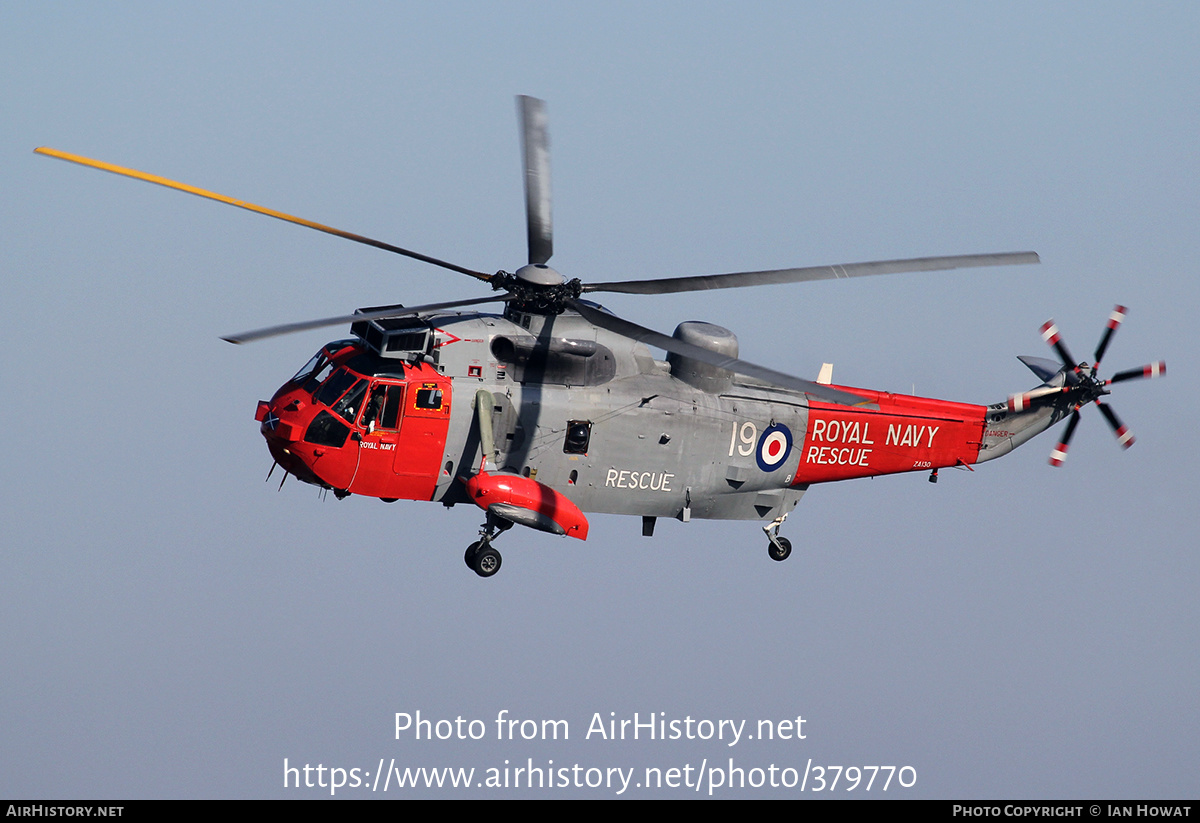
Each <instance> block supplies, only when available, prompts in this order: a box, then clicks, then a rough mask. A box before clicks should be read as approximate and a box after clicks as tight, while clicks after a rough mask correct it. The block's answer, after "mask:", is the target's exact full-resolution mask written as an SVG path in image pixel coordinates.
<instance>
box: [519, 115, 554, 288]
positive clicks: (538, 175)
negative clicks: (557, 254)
mask: <svg viewBox="0 0 1200 823" xmlns="http://www.w3.org/2000/svg"><path fill="white" fill-rule="evenodd" d="M517 108H518V109H519V110H520V114H521V157H522V159H523V160H524V163H525V225H526V229H527V232H528V237H529V262H530V263H531V264H534V265H537V264H542V263H545V262H546V261H547V260H549V259H550V256H551V255H552V254H554V226H553V224H552V221H551V215H550V135H549V132H548V130H547V120H546V102H545V101H544V100H539V99H537V98H536V97H526V96H525V95H520V96H518V97H517Z"/></svg>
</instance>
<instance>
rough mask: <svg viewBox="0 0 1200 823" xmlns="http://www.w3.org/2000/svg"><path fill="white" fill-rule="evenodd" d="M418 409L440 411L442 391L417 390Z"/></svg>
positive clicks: (430, 389)
mask: <svg viewBox="0 0 1200 823" xmlns="http://www.w3.org/2000/svg"><path fill="white" fill-rule="evenodd" d="M414 405H416V407H417V408H418V409H440V408H441V407H442V390H441V389H432V388H421V389H417V401H416V403H415V404H414Z"/></svg>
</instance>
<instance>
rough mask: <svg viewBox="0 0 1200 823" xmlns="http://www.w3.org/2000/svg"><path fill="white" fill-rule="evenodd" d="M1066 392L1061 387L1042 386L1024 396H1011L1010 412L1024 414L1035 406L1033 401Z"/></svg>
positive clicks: (1009, 399)
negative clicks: (1023, 412)
mask: <svg viewBox="0 0 1200 823" xmlns="http://www.w3.org/2000/svg"><path fill="white" fill-rule="evenodd" d="M1064 391H1066V389H1065V388H1063V387H1061V386H1042V387H1041V388H1037V389H1030V390H1029V391H1027V392H1024V393H1022V394H1013V395H1009V398H1008V410H1009V411H1010V412H1022V411H1025V410H1026V409H1028V408H1029V407H1030V406H1032V405H1033V401H1034V400H1037V399H1038V398H1039V397H1049V396H1050V395H1052V394H1062V393H1063V392H1064Z"/></svg>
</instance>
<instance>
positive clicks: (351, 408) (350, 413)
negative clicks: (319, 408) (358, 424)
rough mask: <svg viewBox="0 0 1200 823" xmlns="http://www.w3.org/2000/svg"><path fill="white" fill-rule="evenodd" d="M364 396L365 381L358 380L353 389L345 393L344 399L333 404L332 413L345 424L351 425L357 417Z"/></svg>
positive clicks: (365, 391)
mask: <svg viewBox="0 0 1200 823" xmlns="http://www.w3.org/2000/svg"><path fill="white" fill-rule="evenodd" d="M366 394H367V381H366V380H359V381H358V382H357V383H355V384H354V388H352V389H350V391H348V392H346V396H345V397H343V398H342V399H341V400H339V401H337V403H334V404H333V413H334V414H336V415H338V416H339V417H341V418H342V419H343V420H345V421H346V422H347V423H353V422H354V420H355V418H357V417H358V411H359V409H361V408H362V403H363V398H364V397H365V396H366Z"/></svg>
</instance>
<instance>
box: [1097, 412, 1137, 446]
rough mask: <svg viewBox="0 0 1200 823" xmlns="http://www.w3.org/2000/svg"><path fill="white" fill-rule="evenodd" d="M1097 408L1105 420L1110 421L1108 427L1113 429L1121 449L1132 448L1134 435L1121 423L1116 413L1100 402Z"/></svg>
mask: <svg viewBox="0 0 1200 823" xmlns="http://www.w3.org/2000/svg"><path fill="white" fill-rule="evenodd" d="M1096 408H1098V409H1099V410H1100V413H1101V414H1102V415H1104V419H1105V420H1107V421H1108V425H1109V426H1110V427H1111V428H1112V430H1113V434H1115V435H1116V436H1117V442H1118V443H1120V444H1121V448H1123V449H1127V448H1129V447H1130V446H1132V445H1133V433H1132V432H1131V431H1129V429H1128V428H1126V427H1125V424H1124V423H1122V422H1121V421H1120V419H1119V418H1118V417H1117V414H1116V412H1114V411H1113V410H1112V409H1111V408H1109V407H1108V406H1107V405H1105V404H1104V403H1101V402H1100V401H1099V400H1097V401H1096Z"/></svg>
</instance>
